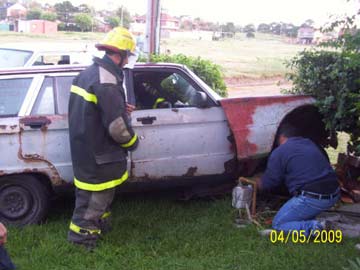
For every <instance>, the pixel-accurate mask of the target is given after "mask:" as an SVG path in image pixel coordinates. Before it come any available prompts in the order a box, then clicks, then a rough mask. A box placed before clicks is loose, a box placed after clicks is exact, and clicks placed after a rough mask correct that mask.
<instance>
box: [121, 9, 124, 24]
mask: <svg viewBox="0 0 360 270" xmlns="http://www.w3.org/2000/svg"><path fill="white" fill-rule="evenodd" d="M120 26H121V27H124V7H123V5H121V12H120Z"/></svg>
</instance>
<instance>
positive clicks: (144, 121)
mask: <svg viewBox="0 0 360 270" xmlns="http://www.w3.org/2000/svg"><path fill="white" fill-rule="evenodd" d="M136 120H137V121H138V122H141V123H142V124H143V125H151V124H152V123H153V122H154V121H155V120H156V117H155V116H147V117H139V118H136Z"/></svg>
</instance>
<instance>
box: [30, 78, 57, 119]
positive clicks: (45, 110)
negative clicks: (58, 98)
mask: <svg viewBox="0 0 360 270" xmlns="http://www.w3.org/2000/svg"><path fill="white" fill-rule="evenodd" d="M31 114H32V115H51V114H55V107H54V87H53V78H51V77H47V78H45V80H44V82H43V84H42V86H41V89H40V92H39V95H38V97H37V99H36V101H35V104H34V107H33V109H32V112H31Z"/></svg>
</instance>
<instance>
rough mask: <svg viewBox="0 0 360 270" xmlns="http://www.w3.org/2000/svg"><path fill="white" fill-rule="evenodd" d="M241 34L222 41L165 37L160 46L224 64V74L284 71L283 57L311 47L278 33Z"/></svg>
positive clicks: (266, 74)
mask: <svg viewBox="0 0 360 270" xmlns="http://www.w3.org/2000/svg"><path fill="white" fill-rule="evenodd" d="M243 35H244V34H241V35H240V34H239V36H238V37H237V38H235V39H227V40H222V41H207V40H190V39H187V40H176V39H166V40H163V41H162V43H161V50H162V51H166V50H167V49H169V50H170V51H171V53H172V54H175V53H182V54H185V55H191V56H200V57H202V58H205V59H209V60H212V61H214V62H215V63H217V64H219V65H221V66H222V67H223V68H224V72H225V76H226V77H236V78H241V77H253V78H259V77H272V76H277V75H281V76H282V75H284V74H285V73H286V72H287V68H286V66H285V61H286V60H289V59H290V58H292V57H293V56H295V55H296V53H297V52H299V51H302V50H304V49H305V48H310V46H303V45H297V44H291V43H289V42H288V40H287V39H285V38H280V37H278V36H272V35H267V34H258V33H257V34H256V38H253V39H249V38H245V37H244V36H243Z"/></svg>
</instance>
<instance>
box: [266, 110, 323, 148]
mask: <svg viewBox="0 0 360 270" xmlns="http://www.w3.org/2000/svg"><path fill="white" fill-rule="evenodd" d="M322 119H323V116H322V115H321V113H320V112H319V110H318V108H317V107H316V106H315V105H304V106H301V107H298V108H296V109H294V110H293V111H291V112H290V113H289V114H287V115H286V116H285V117H284V118H283V120H282V121H281V123H280V125H279V127H278V130H277V132H276V136H275V140H274V144H273V148H275V147H277V139H278V137H279V131H280V130H281V127H282V126H283V125H285V124H289V125H292V126H293V127H295V129H296V132H297V135H298V136H301V137H305V138H309V139H311V140H312V141H313V142H315V143H316V144H318V145H321V146H323V147H324V146H326V145H327V144H328V137H329V132H328V131H326V128H325V124H324V122H323V120H322Z"/></svg>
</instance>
